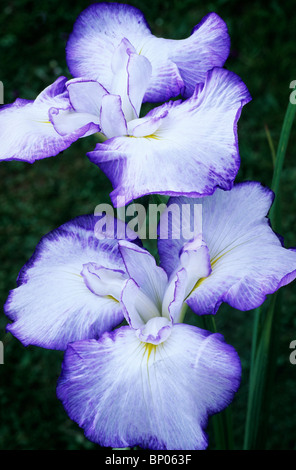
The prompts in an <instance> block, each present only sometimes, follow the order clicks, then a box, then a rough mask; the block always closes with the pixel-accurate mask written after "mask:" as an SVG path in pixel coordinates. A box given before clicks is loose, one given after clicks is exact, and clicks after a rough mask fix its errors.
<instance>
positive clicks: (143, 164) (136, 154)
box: [88, 68, 250, 207]
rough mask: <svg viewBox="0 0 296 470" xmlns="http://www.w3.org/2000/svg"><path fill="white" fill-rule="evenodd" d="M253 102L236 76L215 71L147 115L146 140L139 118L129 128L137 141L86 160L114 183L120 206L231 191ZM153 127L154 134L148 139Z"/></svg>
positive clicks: (117, 142) (127, 139)
mask: <svg viewBox="0 0 296 470" xmlns="http://www.w3.org/2000/svg"><path fill="white" fill-rule="evenodd" d="M249 100H250V95H249V92H248V90H247V87H246V86H245V84H244V83H243V82H242V81H241V80H240V78H239V77H238V76H237V75H236V74H234V73H232V72H229V71H227V70H225V69H220V68H215V69H213V70H212V71H210V72H209V73H208V75H207V79H206V82H205V84H204V86H202V85H200V86H197V87H196V89H195V92H194V94H193V95H192V97H191V98H189V99H188V100H186V101H184V102H183V103H180V102H177V103H175V102H173V104H164V105H163V106H160V107H159V108H156V109H154V110H153V111H152V112H150V113H148V115H147V116H146V117H145V118H143V124H144V126H143V128H142V130H143V132H144V134H143V135H142V136H141V135H139V134H140V132H139V129H140V128H141V124H140V121H141V119H137V120H136V123H135V124H136V125H135V127H134V128H133V125H132V124H133V122H130V123H129V129H130V132H131V133H132V132H133V129H135V131H136V130H138V131H137V132H135V134H136V135H137V137H135V135H133V134H132V135H130V136H122V137H117V138H116V137H115V138H113V139H110V140H107V141H105V142H104V143H102V144H98V145H97V146H96V148H95V150H94V151H93V152H90V153H88V156H89V158H90V160H91V161H92V162H93V163H95V164H97V165H98V166H99V167H100V168H101V169H102V170H103V171H104V173H106V175H107V176H108V178H109V179H110V180H111V183H112V185H113V188H114V190H113V192H112V193H111V195H110V196H111V199H112V202H113V204H114V205H115V206H119V207H120V206H122V205H126V204H127V203H128V202H130V201H131V200H132V199H136V198H138V197H141V196H143V195H146V194H152V193H158V194H167V195H189V196H191V197H193V196H198V197H199V196H202V195H209V194H212V193H213V192H214V191H215V189H216V188H217V187H221V188H223V189H230V188H231V187H232V185H233V181H234V179H235V176H236V174H237V171H238V168H239V165H240V158H239V151H238V142H237V121H238V119H239V117H240V113H241V110H242V107H243V105H244V104H246V103H247V102H248V101H249ZM148 117H149V118H150V119H151V121H152V122H151V125H150V126H148V125H147V118H148ZM155 123H157V126H158V127H157V129H156V130H155V131H154V133H153V134H152V135H151V134H149V135H147V134H146V135H145V132H147V131H149V130H150V129H151V128H152V125H155ZM154 129H155V128H154Z"/></svg>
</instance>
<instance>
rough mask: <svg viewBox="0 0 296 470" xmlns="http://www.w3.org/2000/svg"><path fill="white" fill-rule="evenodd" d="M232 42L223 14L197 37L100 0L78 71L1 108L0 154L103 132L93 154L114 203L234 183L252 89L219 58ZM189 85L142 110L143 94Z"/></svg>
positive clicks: (48, 152)
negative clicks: (163, 29) (168, 36)
mask: <svg viewBox="0 0 296 470" xmlns="http://www.w3.org/2000/svg"><path fill="white" fill-rule="evenodd" d="M91 32H92V34H91V35H90V33H91ZM124 34H125V35H124ZM228 49H229V41H228V34H227V31H226V26H225V24H224V22H223V21H222V20H220V18H219V17H217V15H215V14H211V15H208V17H206V19H204V21H203V22H202V24H201V25H199V26H198V27H196V28H195V29H194V31H193V33H192V35H191V36H190V38H188V39H186V40H182V41H172V40H165V39H161V38H155V37H154V36H153V35H152V34H151V33H150V31H149V30H148V28H147V25H146V22H145V21H144V19H143V16H142V14H141V13H140V12H139V11H138V10H137V9H134V8H133V7H129V6H127V5H122V4H119V5H117V4H96V5H92V6H90V7H89V9H87V10H86V11H85V12H83V13H82V15H81V17H80V18H79V19H78V20H77V23H76V25H75V27H74V31H73V33H72V35H71V36H70V39H69V43H68V46H67V57H68V62H69V66H70V70H71V71H72V73H73V74H74V75H75V74H76V75H78V76H77V77H76V78H74V79H72V80H67V79H66V78H65V77H60V78H58V79H57V80H56V82H55V83H54V84H52V85H50V86H49V87H47V88H46V89H45V90H44V91H43V92H42V93H41V94H40V95H39V96H38V97H37V98H36V100H35V101H27V100H21V99H18V100H16V102H15V103H13V104H11V105H7V106H5V107H3V108H2V109H1V111H0V124H1V127H0V129H1V130H0V142H1V143H0V159H1V160H11V159H15V160H23V161H27V162H30V163H32V162H34V161H35V160H37V159H41V158H45V157H49V156H52V155H57V154H58V153H59V152H60V151H62V150H64V149H65V148H67V147H69V145H71V143H72V142H74V141H75V140H77V139H78V138H80V137H86V136H88V135H90V134H93V133H97V132H101V133H103V134H104V136H105V138H106V139H107V140H105V142H104V143H102V144H98V145H97V147H96V148H95V150H94V151H93V152H90V153H89V155H88V156H89V158H90V160H91V161H92V162H94V163H95V164H97V165H98V166H99V167H100V168H101V169H102V170H103V171H104V172H105V173H106V174H107V176H108V177H109V178H110V180H111V182H112V184H113V187H114V191H113V192H112V193H111V198H112V202H113V204H114V206H123V205H125V204H127V203H128V202H129V201H130V200H132V199H134V198H137V197H140V196H142V195H144V194H150V193H165V194H170V195H176V194H186V195H190V196H199V195H208V194H212V193H213V192H214V190H215V189H216V187H221V188H224V189H230V188H231V187H232V184H233V180H234V178H235V176H236V173H237V170H238V168H239V152H238V143H237V121H238V119H239V116H240V113H241V109H242V107H243V105H244V104H245V103H247V102H248V101H249V100H250V95H249V93H248V90H247V88H246V86H245V85H244V83H243V82H242V81H241V80H240V79H239V77H238V76H236V75H235V74H233V73H231V72H229V71H227V70H225V69H222V68H221V67H220V65H223V61H224V60H225V59H226V57H227V54H228ZM99 50H100V51H101V52H100V58H99V57H98V56H97V53H98V51H99ZM102 51H104V53H102ZM193 51H195V52H194V53H193ZM83 57H84V59H83ZM222 59H223V60H222ZM90 63H92V64H93V65H92V67H90ZM214 66H215V67H214ZM213 67H214V68H213ZM91 70H92V71H93V74H91V73H90V72H91ZM176 77H177V78H178V77H179V78H178V79H177V78H176ZM180 77H181V78H180ZM181 82H182V83H181ZM172 84H173V85H172ZM182 90H183V91H184V93H183V95H184V96H185V97H188V99H187V100H185V101H184V102H182V101H181V100H177V101H170V102H167V103H165V104H163V105H162V106H159V107H157V108H155V109H154V110H153V111H150V112H149V113H148V114H147V115H146V116H145V117H143V118H140V109H141V105H142V102H143V101H145V100H147V99H149V100H151V101H153V100H159V99H160V96H161V97H162V98H161V100H162V101H163V100H165V99H167V98H170V97H173V96H176V95H178V94H180V92H181V91H182ZM186 90H187V91H186ZM16 126H17V129H18V132H17V133H15V132H12V130H13V129H14V128H15V127H16ZM156 168H157V171H155V169H156ZM193 170H194V171H193Z"/></svg>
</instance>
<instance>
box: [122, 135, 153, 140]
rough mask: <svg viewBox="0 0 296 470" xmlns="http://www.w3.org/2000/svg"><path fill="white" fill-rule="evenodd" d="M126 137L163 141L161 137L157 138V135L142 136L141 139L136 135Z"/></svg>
mask: <svg viewBox="0 0 296 470" xmlns="http://www.w3.org/2000/svg"><path fill="white" fill-rule="evenodd" d="M126 137H133V138H134V139H154V140H161V139H160V138H159V137H157V136H156V135H155V134H150V135H141V136H139V137H137V136H135V135H126Z"/></svg>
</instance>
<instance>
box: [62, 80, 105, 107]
mask: <svg viewBox="0 0 296 470" xmlns="http://www.w3.org/2000/svg"><path fill="white" fill-rule="evenodd" d="M66 87H67V90H68V92H69V99H70V102H71V105H72V107H73V109H74V110H75V111H76V112H77V113H90V114H93V115H94V116H99V115H100V110H101V105H102V98H103V96H105V95H107V94H108V92H107V91H106V90H105V88H104V87H102V85H101V84H100V83H98V82H96V81H95V80H84V79H82V78H74V79H72V80H69V81H68V82H67V83H66Z"/></svg>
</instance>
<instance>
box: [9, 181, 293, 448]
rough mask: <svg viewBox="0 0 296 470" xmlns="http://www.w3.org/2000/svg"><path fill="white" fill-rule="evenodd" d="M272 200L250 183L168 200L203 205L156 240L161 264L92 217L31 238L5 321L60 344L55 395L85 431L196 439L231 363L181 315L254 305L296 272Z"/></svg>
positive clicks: (115, 442) (116, 441)
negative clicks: (195, 217) (32, 246)
mask: <svg viewBox="0 0 296 470" xmlns="http://www.w3.org/2000/svg"><path fill="white" fill-rule="evenodd" d="M272 201H273V193H272V192H271V191H270V190H268V189H266V188H264V187H262V186H261V185H260V184H259V183H241V184H237V185H235V186H234V187H233V188H232V189H231V190H230V191H223V190H220V189H217V190H216V191H215V193H214V195H212V196H206V197H204V198H198V199H196V200H195V199H194V198H182V197H177V198H171V200H170V203H169V204H172V203H175V204H183V203H184V202H186V203H189V204H191V207H192V208H193V206H194V204H195V203H198V204H202V207H203V213H202V217H203V220H202V227H203V230H202V233H196V234H195V236H194V237H193V239H192V240H190V241H189V242H188V241H185V240H183V239H182V238H180V239H179V240H175V239H171V240H170V239H168V240H164V239H160V240H159V242H158V248H159V255H160V266H157V265H156V263H155V260H154V258H153V257H152V256H151V255H150V254H149V252H148V251H146V250H145V249H143V248H142V247H141V243H140V241H139V240H135V241H133V242H132V241H131V240H129V239H124V240H117V239H115V238H114V239H110V238H105V239H104V238H101V237H100V238H101V239H98V238H96V237H95V234H94V227H95V223H96V217H94V216H83V217H78V218H77V219H75V220H73V221H71V222H68V223H66V224H64V225H62V226H61V227H60V228H59V229H57V230H55V231H53V232H51V233H50V234H49V235H47V236H45V237H44V238H43V239H42V240H41V242H40V243H39V245H38V246H37V249H36V251H35V253H34V255H33V257H32V258H31V259H30V260H29V262H28V263H27V264H26V265H25V266H24V268H23V269H22V271H21V273H20V275H19V279H18V287H17V288H16V289H15V290H12V291H11V292H10V295H9V297H8V300H7V302H6V305H5V312H6V314H7V315H8V317H9V318H10V319H11V320H13V323H11V324H9V325H8V330H9V331H10V332H12V333H13V334H14V335H15V336H16V337H17V338H18V339H19V340H20V341H22V342H23V344H25V345H28V344H35V345H39V346H42V347H46V348H53V349H63V350H66V352H65V358H64V362H63V368H62V374H61V377H60V379H59V382H58V388H57V393H58V397H59V398H60V400H61V401H62V402H63V404H64V406H65V409H66V410H67V412H68V414H69V416H70V417H71V418H72V419H73V420H75V421H76V422H77V423H78V424H79V425H80V426H81V427H82V428H83V429H84V431H85V434H86V436H87V437H88V438H89V439H91V440H92V441H94V442H97V443H98V444H100V445H102V446H108V447H110V446H111V447H126V446H134V445H140V446H142V447H143V448H150V449H191V450H193V449H204V448H206V446H207V436H206V433H205V428H206V426H207V420H208V417H209V416H210V415H211V414H213V413H217V412H219V411H221V410H222V409H224V408H225V407H226V406H227V405H228V404H229V403H230V402H231V400H232V399H233V396H234V394H235V392H236V391H237V390H238V387H239V383H240V374H241V368H240V361H239V358H238V355H237V353H236V351H235V350H234V348H233V347H232V346H230V345H228V344H226V343H225V342H224V340H223V337H222V336H221V335H220V334H211V333H210V332H208V331H204V330H201V329H199V328H197V327H194V326H191V325H188V324H184V323H182V321H183V319H184V315H185V310H186V307H187V305H189V306H190V308H191V309H192V310H193V311H194V312H195V313H196V314H198V315H202V314H215V313H216V312H217V310H218V308H219V306H220V304H221V303H222V302H227V303H229V304H230V305H232V306H233V307H235V308H238V309H240V310H249V309H253V308H254V307H257V306H259V305H261V304H262V302H263V301H264V299H265V297H266V295H267V294H271V293H273V292H275V291H276V290H277V289H279V288H280V287H281V286H284V285H285V284H287V283H289V282H291V281H292V280H293V279H294V278H295V277H296V252H295V250H293V249H290V250H288V249H286V248H284V247H283V245H282V243H281V241H280V239H279V238H278V236H277V235H276V234H275V233H274V232H273V231H272V229H271V227H270V224H269V220H268V218H267V213H268V211H269V208H270V206H271V204H272ZM183 222H184V221H181V222H180V223H183ZM118 223H121V222H120V221H119V222H118ZM124 320H125V323H126V325H125V326H121V323H122V322H123V321H124ZM114 328H115V329H114Z"/></svg>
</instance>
